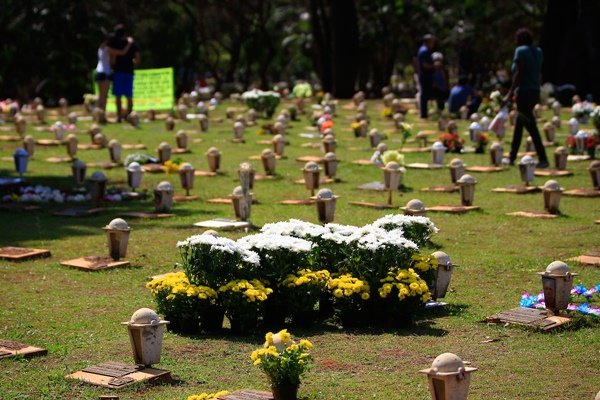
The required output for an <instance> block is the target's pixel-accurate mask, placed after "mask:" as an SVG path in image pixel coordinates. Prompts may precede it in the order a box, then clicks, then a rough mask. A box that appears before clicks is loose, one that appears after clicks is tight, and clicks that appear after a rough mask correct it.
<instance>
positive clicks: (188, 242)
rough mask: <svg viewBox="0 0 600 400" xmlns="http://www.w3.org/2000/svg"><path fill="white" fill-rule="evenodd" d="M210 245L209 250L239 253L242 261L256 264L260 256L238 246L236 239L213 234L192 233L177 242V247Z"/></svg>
mask: <svg viewBox="0 0 600 400" xmlns="http://www.w3.org/2000/svg"><path fill="white" fill-rule="evenodd" d="M202 245H205V246H210V251H218V252H223V253H229V254H236V253H237V254H239V255H240V257H241V258H242V261H244V262H246V263H249V264H254V265H258V264H259V263H260V257H259V256H258V254H256V253H255V252H253V251H250V250H248V249H246V248H244V247H243V246H240V245H239V244H238V243H237V242H236V241H234V240H231V239H228V238H226V237H221V236H219V237H215V236H213V235H193V236H190V237H188V238H187V239H185V240H183V241H180V242H177V247H180V248H193V247H196V246H202Z"/></svg>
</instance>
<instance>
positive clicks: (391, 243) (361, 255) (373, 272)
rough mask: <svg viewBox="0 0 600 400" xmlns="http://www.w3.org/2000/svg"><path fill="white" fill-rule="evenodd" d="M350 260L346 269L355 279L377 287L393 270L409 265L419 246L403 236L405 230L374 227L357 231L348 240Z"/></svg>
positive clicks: (357, 229)
mask: <svg viewBox="0 0 600 400" xmlns="http://www.w3.org/2000/svg"><path fill="white" fill-rule="evenodd" d="M347 243H348V244H349V245H350V246H351V257H350V258H349V259H348V262H347V264H346V266H345V269H346V270H347V272H349V273H350V274H352V276H355V277H360V278H361V279H364V280H366V281H367V283H368V284H369V285H370V286H371V287H372V288H376V287H377V286H378V283H379V281H380V280H381V279H383V278H385V277H386V276H387V274H388V272H389V271H390V270H394V269H396V268H399V267H403V266H405V265H408V264H409V263H410V262H411V257H412V255H413V254H414V253H416V252H417V251H418V248H417V245H416V244H415V243H414V242H412V241H410V240H408V239H406V238H405V237H404V236H403V235H402V230H400V229H396V230H391V231H386V230H385V229H381V228H376V227H374V226H372V225H366V226H364V227H361V228H356V230H355V231H354V232H353V233H352V234H351V235H350V236H349V237H348V238H347Z"/></svg>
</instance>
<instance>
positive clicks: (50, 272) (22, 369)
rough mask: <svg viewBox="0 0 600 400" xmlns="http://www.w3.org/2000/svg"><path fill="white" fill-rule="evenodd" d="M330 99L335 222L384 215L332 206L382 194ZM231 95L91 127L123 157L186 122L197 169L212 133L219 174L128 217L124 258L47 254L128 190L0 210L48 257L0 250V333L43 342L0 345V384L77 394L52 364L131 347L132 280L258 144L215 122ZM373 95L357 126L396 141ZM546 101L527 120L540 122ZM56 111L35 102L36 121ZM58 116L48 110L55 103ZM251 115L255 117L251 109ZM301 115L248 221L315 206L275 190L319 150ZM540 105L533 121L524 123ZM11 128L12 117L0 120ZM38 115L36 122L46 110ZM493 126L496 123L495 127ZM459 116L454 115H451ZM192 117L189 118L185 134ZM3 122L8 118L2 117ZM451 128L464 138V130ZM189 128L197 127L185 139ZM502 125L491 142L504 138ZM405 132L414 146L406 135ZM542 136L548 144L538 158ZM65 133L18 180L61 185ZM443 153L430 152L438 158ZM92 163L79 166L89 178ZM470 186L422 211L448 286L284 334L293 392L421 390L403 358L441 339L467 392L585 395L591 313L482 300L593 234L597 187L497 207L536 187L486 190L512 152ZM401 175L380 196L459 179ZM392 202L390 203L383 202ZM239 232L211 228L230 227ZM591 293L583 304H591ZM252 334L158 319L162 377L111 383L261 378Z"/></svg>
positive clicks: (418, 363) (135, 304)
mask: <svg viewBox="0 0 600 400" xmlns="http://www.w3.org/2000/svg"><path fill="white" fill-rule="evenodd" d="M346 104H347V102H345V101H344V102H340V104H339V105H338V116H337V118H336V119H335V128H334V131H335V132H336V137H337V141H338V150H337V152H336V154H337V155H338V158H339V159H341V160H342V162H341V163H340V165H339V168H338V177H339V178H340V179H341V180H342V181H341V182H339V183H334V184H331V185H325V186H326V187H329V188H331V189H332V190H333V191H334V193H335V194H336V195H339V196H340V198H339V199H338V204H337V210H336V218H335V222H337V223H342V224H354V225H363V224H367V223H370V222H372V221H373V220H375V219H377V218H379V217H381V216H383V215H386V214H388V213H390V212H391V211H390V210H383V211H382V210H374V209H366V208H360V207H356V206H352V205H349V204H348V202H349V201H357V200H364V201H373V202H385V201H386V199H387V196H386V194H384V193H375V192H364V191H359V190H357V186H359V185H360V184H363V183H367V182H371V181H381V180H382V173H381V171H380V170H379V169H378V168H375V167H373V166H360V165H355V164H352V163H351V162H350V161H352V160H356V159H368V158H370V156H371V154H372V152H373V150H372V149H370V148H369V144H368V139H366V138H362V139H354V138H353V133H352V132H351V131H350V123H351V122H352V118H353V115H354V111H352V110H348V109H345V108H344V107H343V106H344V105H346ZM229 106H233V107H239V108H240V110H239V111H240V113H241V112H242V111H243V110H244V107H243V105H242V104H238V103H236V104H233V103H228V102H226V103H225V104H223V105H221V106H219V107H218V109H217V110H215V111H213V112H211V114H210V118H211V127H210V131H209V133H200V132H199V130H198V124H197V121H191V122H177V125H176V127H175V131H172V132H167V131H166V130H165V127H164V122H163V121H155V122H143V123H142V125H141V128H140V129H134V128H132V127H130V126H129V125H126V124H119V125H117V124H109V125H106V126H104V127H102V132H103V133H105V134H106V136H107V137H108V139H113V138H116V139H118V140H119V142H120V143H122V144H124V143H143V144H145V145H146V146H147V150H142V151H137V150H124V151H123V152H124V155H127V154H131V153H133V152H145V153H147V154H150V155H152V156H155V155H156V150H155V149H156V147H157V146H158V145H159V143H160V142H163V141H166V142H168V143H169V144H171V146H172V147H175V139H174V135H175V132H176V131H177V130H179V129H184V130H186V131H187V132H190V135H189V142H190V145H189V147H190V148H191V150H192V153H190V154H183V155H174V156H173V159H175V158H181V159H182V160H184V161H188V162H191V163H192V164H193V165H194V167H195V168H196V169H207V162H206V157H205V155H204V153H205V151H206V150H207V149H208V148H209V147H210V146H217V147H218V148H219V149H220V150H221V152H222V153H223V159H222V170H223V174H221V175H219V176H217V177H212V178H209V177H196V182H195V188H194V189H193V190H192V194H195V195H198V196H200V199H199V200H197V201H193V202H185V203H176V204H175V206H174V209H173V212H174V213H175V214H176V216H175V217H172V218H167V219H160V220H137V219H127V221H128V223H129V225H130V226H131V227H132V229H133V230H132V233H131V240H130V244H129V250H128V256H127V259H128V260H129V261H131V263H132V265H133V266H134V267H131V268H125V269H119V270H111V271H105V272H99V273H86V272H81V271H78V270H73V269H69V268H67V267H62V266H60V265H59V263H60V262H61V261H64V260H69V259H72V258H77V257H81V256H90V255H105V254H106V244H105V241H106V239H105V236H104V233H103V231H102V230H101V228H102V227H103V226H104V225H106V224H107V223H108V222H109V221H110V220H111V219H112V218H115V217H117V216H118V215H119V214H120V213H122V212H126V211H152V210H153V203H152V198H151V196H150V197H149V198H148V199H147V200H144V201H136V202H123V203H112V204H107V205H106V211H105V212H103V213H102V214H100V215H98V216H91V217H86V218H65V217H56V216H53V215H52V214H51V212H52V211H54V210H57V209H60V208H64V207H66V205H55V204H46V205H42V208H43V209H42V210H41V211H33V212H23V213H7V212H2V213H1V214H0V218H1V220H0V221H1V228H0V246H23V247H34V248H46V249H50V250H51V252H52V257H51V258H46V259H39V260H33V261H26V262H22V263H11V262H6V261H0V282H1V283H0V339H9V340H16V341H20V342H26V343H28V344H32V345H35V346H39V347H44V348H47V349H48V352H49V353H48V355H47V356H45V357H39V358H33V359H12V360H8V359H4V360H1V361H0V399H4V400H8V399H59V398H64V399H75V398H78V399H79V398H80V399H92V398H97V397H98V396H99V395H101V394H107V393H109V392H110V391H109V390H108V389H102V388H97V387H94V386H88V385H85V384H83V383H78V382H75V381H69V380H67V379H65V378H64V375H66V374H68V373H72V372H75V371H77V370H79V369H82V368H85V367H87V366H90V365H92V364H97V363H101V362H105V361H120V362H127V363H130V362H132V358H131V351H130V347H129V341H128V336H127V332H126V328H125V327H123V326H121V325H120V322H122V321H127V320H128V319H129V318H130V316H131V314H132V313H133V312H134V311H135V310H136V309H138V308H140V307H151V308H152V307H154V306H155V305H154V304H153V302H152V298H151V295H150V292H149V291H148V290H147V289H146V288H145V284H146V282H147V278H148V277H149V276H152V275H156V274H159V273H164V272H169V271H171V270H172V269H173V266H174V263H176V262H178V261H179V254H178V251H177V249H176V247H175V244H176V243H177V241H179V240H183V239H185V238H186V237H188V236H190V235H193V234H197V233H201V232H202V229H199V228H195V227H193V226H192V224H193V223H194V222H198V221H202V220H206V219H211V218H219V217H221V218H223V217H224V218H232V217H233V211H232V207H231V206H230V205H219V204H208V203H206V202H205V200H206V199H209V198H215V197H226V196H227V195H228V194H229V193H231V190H232V189H233V188H234V187H235V186H237V185H238V183H237V172H236V171H237V168H238V165H239V164H240V163H241V162H243V161H247V160H248V157H249V156H252V155H259V154H260V152H261V150H262V149H263V148H266V147H270V146H268V145H264V144H258V143H257V142H258V141H260V140H268V139H270V138H271V136H268V135H267V136H260V135H259V134H258V130H259V126H254V127H249V128H247V129H246V133H245V138H246V143H245V144H238V143H232V142H231V141H230V139H231V138H232V137H233V133H232V124H233V123H232V122H231V121H230V120H224V121H223V122H218V120H219V119H223V118H224V114H225V109H226V108H227V107H229ZM381 110H382V105H381V103H380V102H379V101H377V102H375V101H371V102H369V115H370V117H371V127H375V128H378V129H380V130H383V131H385V132H386V133H388V136H389V138H388V139H387V140H385V143H387V145H388V146H389V147H390V148H391V149H394V148H398V147H399V146H400V143H399V140H400V139H399V136H400V135H398V134H395V133H393V132H394V129H393V125H392V122H391V120H384V119H383V118H382V117H381ZM570 117H571V115H570V113H568V112H566V111H563V113H562V115H561V118H562V120H563V128H562V129H561V130H559V135H558V140H559V141H561V142H562V143H564V139H565V137H566V129H567V128H566V125H567V124H566V121H567V120H568V119H569V118H570ZM549 118H550V112H549V111H546V112H545V114H544V118H543V120H549ZM55 119H56V117H54V116H53V117H51V118H50V123H51V122H53V121H54V120H55ZM408 120H409V122H411V123H413V122H414V126H413V137H414V135H415V134H416V132H418V131H419V130H422V129H436V126H437V125H436V124H435V123H434V122H433V120H432V121H430V122H428V123H421V122H418V121H417V118H416V115H415V114H412V113H411V114H409V115H408ZM63 122H66V121H64V119H63ZM266 122H267V121H266V120H261V121H260V122H259V125H260V123H266ZM90 125H91V121H80V122H79V123H78V125H77V126H78V132H79V134H78V138H79V142H80V143H89V142H90V138H89V135H88V133H87V128H88V127H89V126H90ZM309 125H310V123H309V121H308V119H307V118H306V117H302V119H301V120H300V121H295V122H292V128H291V129H290V130H289V133H288V134H287V139H288V140H289V141H290V143H291V144H290V145H289V146H287V147H286V149H285V154H286V156H287V158H286V159H283V160H278V161H277V178H276V179H275V180H272V181H259V182H256V183H255V188H254V193H255V194H256V197H257V199H258V200H259V202H260V204H257V205H254V206H253V207H252V218H251V220H252V222H253V223H254V224H256V225H258V226H262V225H263V224H266V223H269V222H275V221H280V220H287V219H289V218H298V219H303V220H306V221H310V222H315V223H317V222H318V221H317V217H316V211H315V207H314V206H286V205H281V204H279V202H280V201H281V200H283V199H290V198H296V199H302V198H306V197H307V196H308V192H307V190H306V189H305V188H304V186H303V185H298V184H295V183H293V181H294V180H296V179H299V178H301V177H302V174H301V171H300V169H301V168H302V166H303V163H300V162H297V161H295V158H296V157H298V156H301V155H322V151H321V150H320V149H318V148H307V147H301V144H303V143H309V142H317V141H318V140H317V139H305V138H301V137H299V135H298V134H299V133H306V132H314V131H313V130H309V128H308V127H309ZM541 125H542V121H540V127H541ZM2 126H4V127H7V126H9V127H11V128H12V125H8V124H5V125H2ZM38 126H40V125H38V124H36V123H33V122H30V123H29V124H28V127H27V133H28V134H32V135H33V136H34V137H35V138H36V139H51V138H52V134H51V133H50V132H38V131H36V130H35V127H38ZM45 126H50V124H47V125H45ZM511 129H512V128H509V127H508V126H507V131H508V133H509V136H510V133H511ZM459 130H460V132H461V133H464V132H466V122H464V121H463V122H461V123H460V129H459ZM192 132H193V133H192ZM2 133H3V134H15V133H14V130H12V129H11V130H10V131H7V132H2ZM463 137H465V138H466V136H463ZM196 139H201V140H202V141H201V142H196V141H195V140H196ZM509 145H510V142H509V138H505V142H504V147H505V150H508V148H509ZM18 146H20V142H4V141H3V142H0V156H2V157H9V156H11V155H12V154H13V153H14V151H15V149H16V148H17V147H18ZM407 146H415V144H414V143H409V144H407ZM553 151H554V148H553V147H552V148H549V149H548V154H549V157H550V158H551V159H552V157H553V156H552V153H553ZM65 155H66V150H65V147H64V146H59V147H42V146H36V150H35V154H34V159H33V160H31V161H30V163H29V172H28V173H27V174H26V177H27V179H28V180H29V181H30V182H31V183H32V184H41V185H46V186H51V187H52V188H59V189H63V190H71V189H72V188H73V184H72V179H71V169H70V164H69V163H61V164H52V163H48V162H46V161H45V159H46V158H47V157H51V156H65ZM453 156H454V155H451V154H447V155H446V160H445V161H446V162H449V161H450V159H451V158H453ZM78 157H79V158H80V159H82V160H84V161H86V162H94V161H107V160H108V150H106V149H102V150H79V151H78ZM405 157H406V162H407V163H410V162H429V160H430V157H431V156H430V155H429V154H428V153H424V154H420V153H414V154H406V156H405ZM460 157H461V158H462V160H463V161H464V162H465V163H466V164H468V165H488V164H489V155H488V154H485V155H476V154H464V155H461V156H460ZM252 164H253V165H254V167H255V168H256V170H257V173H262V165H261V163H260V161H252ZM588 165H589V162H569V164H568V169H569V170H571V171H573V172H574V176H571V177H564V178H558V179H557V180H558V181H559V183H560V184H561V186H563V187H565V188H567V189H573V188H585V187H587V188H589V187H591V183H590V182H591V180H590V178H589V174H588V172H587V166H588ZM94 170H95V169H94V168H88V177H89V175H90V174H91V172H93V171H94ZM105 173H106V175H107V176H108V177H109V179H110V184H109V186H112V185H117V186H125V185H126V174H125V172H124V170H123V168H122V167H117V168H114V169H112V170H108V171H105ZM0 175H2V176H7V175H11V176H15V173H14V167H13V162H12V161H9V160H5V159H4V158H3V159H2V161H0ZM473 175H474V176H475V177H476V178H477V180H478V184H477V187H476V193H475V204H476V205H479V206H481V207H482V211H480V212H471V213H468V214H465V215H460V216H456V215H447V214H429V215H428V216H429V217H430V218H431V219H432V220H433V222H434V223H435V224H436V225H437V226H438V227H439V229H440V232H439V233H438V234H437V235H435V236H434V237H433V240H432V245H431V248H430V249H428V250H429V251H434V250H436V249H440V250H443V251H444V252H446V253H448V254H449V255H450V257H451V259H452V260H453V262H454V263H456V264H458V265H459V267H458V268H457V269H456V270H455V274H454V276H453V278H452V282H451V285H450V288H451V292H450V293H448V295H447V296H446V298H445V299H443V300H444V301H446V302H448V306H447V307H446V308H444V309H442V310H437V311H429V312H426V313H424V315H422V316H421V317H419V319H418V321H417V324H416V326H415V327H414V328H412V329H405V330H398V331H379V330H347V329H339V328H337V327H336V326H335V325H333V324H324V325H319V326H317V327H315V328H313V329H309V330H301V329H294V330H292V332H293V333H294V334H295V335H297V336H300V337H306V338H308V339H310V340H311V341H312V342H313V343H314V351H313V355H314V359H315V363H314V366H313V368H312V369H311V371H310V372H309V373H308V374H307V375H306V377H305V378H304V380H303V383H302V385H301V387H300V396H301V398H303V399H367V398H368V399H371V398H372V399H401V398H402V399H427V398H429V397H428V396H429V395H428V389H427V384H426V378H425V376H423V375H421V374H419V373H418V371H419V370H420V369H423V368H427V367H429V366H430V364H431V362H432V361H433V359H434V358H435V357H436V356H437V355H439V354H441V353H443V352H453V353H456V354H458V355H460V356H461V357H462V358H463V360H468V361H470V362H471V363H472V365H473V366H476V367H478V368H479V371H478V372H476V373H475V375H474V377H473V379H472V383H471V397H470V398H472V399H541V398H552V399H576V398H581V399H584V398H585V399H591V398H593V397H594V395H595V393H596V392H597V391H598V390H599V389H600V387H599V386H598V370H599V369H600V361H599V360H600V352H599V349H600V329H598V328H599V326H600V324H598V322H597V320H598V319H596V321H594V320H593V319H592V318H591V317H588V318H580V319H579V321H578V322H576V323H575V324H573V325H572V326H571V327H569V328H566V329H559V330H557V331H553V332H549V333H539V332H535V331H532V330H526V329H519V328H514V327H503V326H496V325H487V324H486V323H483V322H482V321H483V320H484V318H485V317H486V316H489V315H492V314H494V313H497V312H500V311H504V310H508V309H510V308H514V307H517V306H518V304H519V299H520V296H521V294H522V293H523V292H524V291H530V292H532V293H538V292H539V291H540V290H541V280H540V277H539V276H538V275H536V274H535V272H537V271H543V270H544V269H545V268H546V266H547V265H548V264H549V263H550V262H552V261H554V260H566V259H567V258H570V257H574V256H578V255H580V254H584V253H585V252H588V251H592V250H599V248H598V246H599V238H600V225H594V220H598V219H600V201H599V200H598V199H597V198H596V199H588V198H574V197H563V198H562V201H561V205H560V209H561V211H562V215H561V216H560V217H559V218H557V219H555V220H538V219H529V218H517V217H510V216H506V215H505V214H506V213H508V212H511V211H519V210H526V211H527V210H528V211H542V210H543V199H542V195H541V194H539V193H538V194H530V195H513V194H501V193H492V192H491V189H492V188H495V187H503V186H506V185H509V184H519V183H520V182H519V172H518V169H517V167H509V168H508V169H507V170H506V171H504V172H501V173H491V174H483V173H479V174H475V173H474V174H473ZM162 180H169V181H170V182H172V183H173V185H174V186H175V188H176V193H180V194H181V193H182V189H181V188H180V184H179V177H178V175H177V174H170V175H167V174H149V173H146V174H145V175H144V177H143V183H142V186H143V188H144V189H147V190H149V191H151V190H152V189H153V187H154V186H155V185H156V184H157V183H158V182H160V181H162ZM546 180H547V178H542V177H536V179H535V182H534V184H536V185H543V183H544V182H545V181H546ZM404 182H405V185H406V191H405V192H404V193H400V192H397V193H395V194H394V200H393V201H394V204H395V205H396V206H398V207H399V206H403V205H404V204H405V203H406V202H407V201H408V200H410V199H412V198H419V199H421V200H422V201H423V202H424V203H425V205H426V206H432V205H444V204H459V203H460V198H459V194H458V193H454V194H445V193H440V194H436V193H423V192H419V189H420V188H423V187H426V186H431V185H441V184H449V173H448V170H447V169H443V170H433V171H429V170H408V172H407V174H406V176H405V177H404ZM394 212H400V211H399V210H394ZM242 234H243V233H225V235H226V236H229V237H232V238H237V237H239V236H241V235H242ZM569 265H570V266H571V270H572V271H574V272H577V273H579V274H580V275H579V276H578V277H576V278H575V284H583V285H585V286H586V287H588V288H589V287H591V286H592V285H596V284H598V283H600V269H599V268H592V267H585V266H582V265H579V264H576V263H569ZM596 304H597V303H596ZM263 340H264V339H263V337H262V335H258V336H255V337H233V336H228V335H227V334H226V333H225V334H223V335H222V336H197V337H189V336H182V335H178V334H173V333H170V332H169V333H166V335H165V338H164V344H163V353H162V354H163V356H162V360H161V362H160V364H158V365H156V367H157V368H162V369H167V370H170V371H171V372H172V374H173V376H174V377H175V378H176V381H175V383H173V384H167V385H158V386H145V385H139V386H134V387H129V388H126V389H123V390H120V391H118V392H117V393H118V394H119V395H120V396H121V398H122V399H184V398H186V397H187V396H188V395H192V394H198V393H202V392H211V391H217V390H223V389H226V390H230V391H234V390H237V389H243V388H253V389H259V390H268V389H269V387H268V383H267V380H266V378H265V377H264V376H263V375H261V373H260V371H259V370H258V368H255V367H253V366H252V362H251V360H250V358H249V354H250V352H251V351H252V350H253V349H254V348H256V347H257V346H259V345H261V344H262V342H263Z"/></svg>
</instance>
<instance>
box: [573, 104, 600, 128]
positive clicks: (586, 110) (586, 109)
mask: <svg viewBox="0 0 600 400" xmlns="http://www.w3.org/2000/svg"><path fill="white" fill-rule="evenodd" d="M593 111H594V107H593V106H592V103H590V102H588V101H580V102H577V103H575V104H573V107H571V112H572V113H573V116H574V117H575V118H577V119H578V120H579V121H580V122H581V123H584V124H586V123H587V122H588V120H589V118H590V116H591V114H592V112H593Z"/></svg>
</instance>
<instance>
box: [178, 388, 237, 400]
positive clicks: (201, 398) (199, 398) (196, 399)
mask: <svg viewBox="0 0 600 400" xmlns="http://www.w3.org/2000/svg"><path fill="white" fill-rule="evenodd" d="M228 394H229V392H228V391H227V390H221V391H220V392H216V393H201V394H194V395H191V396H188V398H187V400H214V399H218V398H219V397H221V396H226V395H228Z"/></svg>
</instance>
